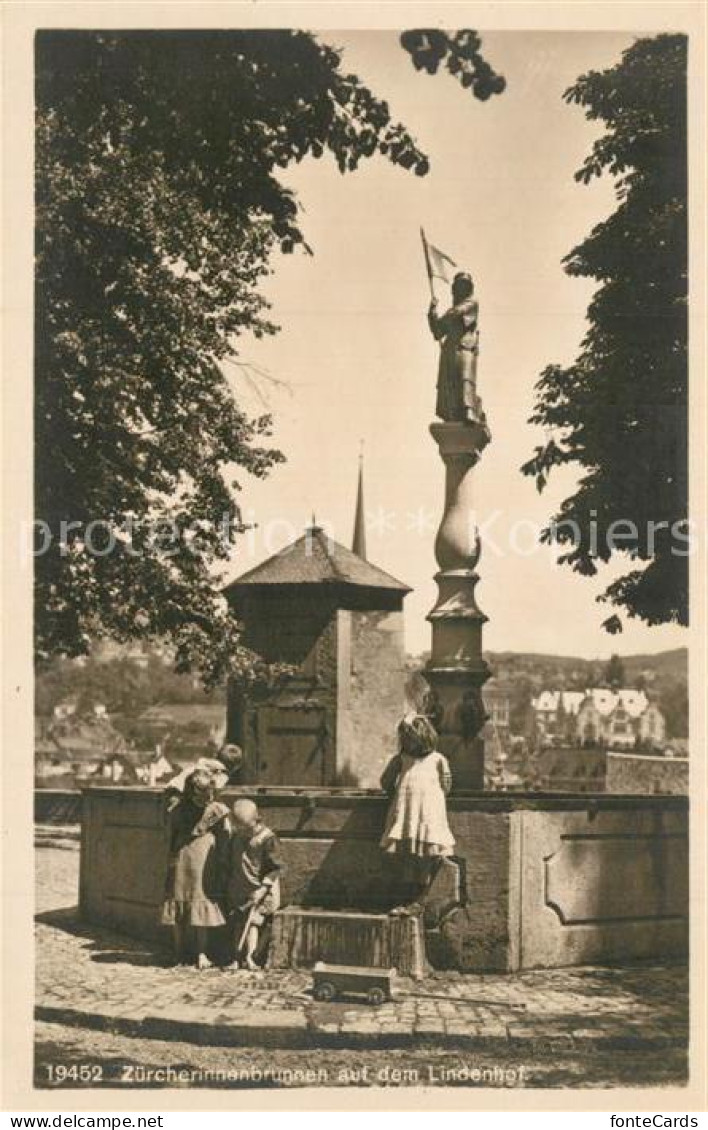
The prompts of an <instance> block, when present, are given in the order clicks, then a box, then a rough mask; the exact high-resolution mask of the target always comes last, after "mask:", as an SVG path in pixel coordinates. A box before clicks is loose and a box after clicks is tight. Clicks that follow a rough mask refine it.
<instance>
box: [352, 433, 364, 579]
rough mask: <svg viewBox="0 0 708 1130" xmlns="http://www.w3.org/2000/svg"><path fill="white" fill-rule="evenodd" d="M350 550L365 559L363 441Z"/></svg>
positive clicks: (362, 442)
mask: <svg viewBox="0 0 708 1130" xmlns="http://www.w3.org/2000/svg"><path fill="white" fill-rule="evenodd" d="M352 551H353V552H354V553H356V555H357V556H358V557H362V558H363V559H364V561H366V519H365V517H364V441H363V440H362V441H361V450H360V452H359V485H358V487H357V492H356V513H355V515H354V537H353V538H352Z"/></svg>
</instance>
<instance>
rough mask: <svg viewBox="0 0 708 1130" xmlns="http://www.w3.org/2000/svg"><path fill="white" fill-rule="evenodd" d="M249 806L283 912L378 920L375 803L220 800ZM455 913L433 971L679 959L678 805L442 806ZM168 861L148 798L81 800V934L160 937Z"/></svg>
mask: <svg viewBox="0 0 708 1130" xmlns="http://www.w3.org/2000/svg"><path fill="white" fill-rule="evenodd" d="M239 795H250V796H253V797H255V798H256V799H257V801H258V803H259V806H260V808H261V811H262V813H263V817H264V819H265V821H266V822H267V823H268V825H269V826H270V827H271V828H273V830H274V831H276V832H277V833H278V834H279V836H280V837H281V840H282V843H283V852H284V856H285V860H286V866H287V872H286V875H285V877H284V882H283V898H284V902H285V903H291V904H298V905H302V906H308V907H325V908H333V909H358V910H379V911H385V910H387V909H389V908H390V907H391V906H392V905H393V904H394V903H395V902H396V901H398V897H400V896H399V888H398V887H397V876H396V871H395V866H394V863H393V861H391V860H390V859H389V858H387V857H384V856H382V854H381V852H380V850H379V848H378V840H379V837H380V835H381V830H382V827H383V822H384V818H385V813H386V800H385V798H384V797H383V796H381V794H378V795H377V794H374V793H368V794H367V793H366V792H363V791H362V792H353V791H350V790H336V789H330V790H325V789H322V790H305V789H301V790H297V789H292V790H284V789H282V790H277V789H252V790H250V791H249V790H245V789H242V790H229V791H228V792H227V793H226V794H225V799H227V800H229V801H230V800H233V799H234V798H236V797H237V796H239ZM449 812H450V823H451V827H452V830H453V833H454V835H455V838H456V859H457V861H458V863H459V867H460V871H461V883H460V888H461V889H460V895H459V900H458V902H459V905H457V907H456V908H455V909H453V910H452V913H451V914H450V915H449V917H448V919H447V921H446V922H445V924H444V925H443V926H442V927H440V928H439V929H437V930H435V931H433V932H432V933H431V934H430V935H429V938H428V941H429V956H430V958H431V960H432V961H433V963H434V964H436V965H441V966H455V967H457V968H460V969H464V970H468V971H472V970H497V971H513V970H516V969H524V968H534V967H539V966H555V965H572V964H583V963H588V962H592V963H603V962H604V963H608V962H617V961H625V960H634V959H637V958H651V957H666V956H670V955H674V956H680V955H682V954H685V952H686V944H687V915H688V887H687V802H686V800H685V798H683V797H668V796H667V797H636V796H633V797H622V796H617V797H609V796H606V795H598V796H583V797H578V796H570V797H563V796H558V795H556V796H545V797H539V796H537V795H532V794H513V795H512V794H507V795H503V794H502V795H496V796H494V795H480V794H476V795H475V794H470V795H467V796H466V795H461V796H456V797H453V798H451V800H450V803H449ZM166 859H167V830H166V828H165V826H164V822H163V820H162V807H161V795H160V792H159V791H158V790H155V789H147V788H145V789H139V788H132V789H129V788H118V787H115V788H95V789H90V790H87V791H86V792H85V793H84V816H83V827H82V852H81V892H80V902H81V908H82V912H83V914H84V915H85V916H86V917H87V918H88V919H89V920H91V921H94V922H98V923H102V924H106V925H112V926H115V927H117V928H119V929H122V930H125V931H127V932H129V933H134V934H136V935H138V936H140V937H150V938H158V937H161V936H162V933H163V931H162V929H161V927H159V926H158V925H157V922H158V912H159V907H160V903H161V899H162V889H163V882H164V873H165V866H166Z"/></svg>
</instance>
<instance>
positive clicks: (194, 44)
mask: <svg viewBox="0 0 708 1130" xmlns="http://www.w3.org/2000/svg"><path fill="white" fill-rule="evenodd" d="M339 62H340V60H339V56H338V54H337V52H335V51H333V50H331V49H330V48H328V47H325V46H322V45H320V44H318V43H317V42H316V41H315V40H314V39H313V38H312V37H311V36H309V35H306V34H303V33H298V32H287V31H285V32H280V31H279V32H259V33H236V32H234V33H232V32H228V33H224V32H213V33H212V32H208V33H197V34H195V33H189V34H186V33H179V32H175V33H143V32H139V33H137V32H136V33H131V32H127V33H126V32H106V33H100V34H95V33H88V32H87V33H82V32H66V33H64V32H43V33H40V35H39V37H38V41H37V176H36V207H37V213H36V214H37V226H36V252H37V260H36V262H37V268H36V309H37V315H36V328H37V333H36V435H35V440H36V514H37V518H38V519H40V520H41V521H42V522H43V523H46V527H47V528H48V529H49V531H50V532H51V545H49V547H48V548H46V551H45V552H38V553H37V557H36V637H37V648H38V653H39V656H40V657H47V656H50V655H55V654H62V653H63V654H66V655H78V654H82V653H85V652H86V651H87V650H88V648H89V643H90V639H91V637H92V636H95V635H102V634H106V635H110V636H113V637H114V638H117V639H128V638H130V637H132V636H135V635H144V636H149V637H150V636H161V637H164V636H166V637H168V638H170V639H172V640H173V641H174V642H175V643H176V646H177V656H178V661H180V662H182V663H183V664H184V665H186V664H188V663H190V662H194V661H195V660H196V661H197V662H199V663H200V664H201V666H202V667H203V668H204V669H205V671H206V673H207V674H208V675H209V676H211V677H213V678H217V677H219V676H220V674H221V673H222V672H221V665H220V661H218V660H217V655H218V656H223V655H225V654H228V655H229V656H230V659H231V660H232V661H233V662H234V663H236V664H237V665H238V663H239V657H240V661H241V664H242V667H243V671H246V670H247V669H248V667H249V665H250V663H251V660H252V657H250V656H248V655H246V654H245V653H244V652H243V651H242V650H239V643H238V626H237V625H236V624H235V623H233V622H232V621H231V619H230V617H229V616H228V614H227V613H225V612H224V610H223V608H222V607H221V601H220V597H219V592H218V587H217V584H216V581H215V576H214V572H213V566H214V565H215V564H218V562H219V561H220V560H222V561H223V560H225V559H226V558H227V557H228V555H229V552H230V548H231V545H232V543H233V541H234V539H235V537H236V536H237V535H238V533H239V532H240V531H242V529H243V527H242V525H241V522H240V517H239V508H238V505H237V494H236V491H237V490H238V489H239V484H238V483H236V482H234V483H229V482H228V481H227V475H226V474H225V469H226V468H227V467H228V466H229V465H230V464H236V465H237V466H238V467H239V468H240V469H243V471H245V472H248V473H250V474H252V475H255V476H257V477H261V476H264V475H266V474H267V472H268V471H269V470H270V469H271V468H272V467H273V466H274V465H275V464H276V463H277V462H279V461H280V460H281V458H282V456H281V454H280V453H279V452H278V451H277V450H274V448H273V447H272V446H268V445H267V442H266V443H265V444H264V442H263V441H264V440H267V438H268V436H269V434H270V420H269V419H268V418H267V417H263V418H260V419H250V418H248V416H247V415H246V414H245V413H244V412H243V411H242V410H241V408H240V407H239V405H238V404H237V402H236V400H235V398H234V396H233V393H232V390H231V388H230V386H229V384H228V382H227V380H226V378H225V376H224V374H223V372H222V369H221V367H220V363H221V362H223V361H225V360H227V359H228V358H229V357H234V356H236V355H237V341H238V339H239V338H240V337H242V336H243V335H244V334H247V333H250V334H255V335H256V336H260V335H262V334H271V333H273V332H274V331H275V328H276V327H275V326H274V325H273V324H272V323H271V322H270V321H269V320H268V319H267V316H266V313H267V311H266V303H265V301H264V300H263V298H262V297H261V296H260V294H259V291H258V284H259V283H260V282H261V280H262V279H263V277H264V275H265V274H266V273H267V271H268V261H269V256H270V255H271V253H272V251H273V250H274V249H275V248H277V247H279V248H280V249H281V250H282V251H284V252H289V251H292V250H293V248H294V247H295V246H297V245H301V246H302V245H303V244H304V239H303V235H302V232H301V230H300V226H299V218H298V211H297V205H296V201H295V200H294V199H293V196H292V195H291V193H290V192H289V191H288V190H287V189H286V188H285V187H283V186H282V185H281V184H280V182H279V180H278V173H279V172H280V170H282V169H283V168H285V167H286V166H287V165H289V164H290V163H291V162H293V161H300V160H302V159H303V158H304V157H306V156H307V155H311V156H313V157H321V156H322V155H323V154H324V153H325V152H329V153H330V154H332V155H333V156H334V158H335V160H336V161H337V163H338V165H339V167H340V169H341V170H342V171H344V170H351V169H354V168H355V167H356V165H357V164H358V162H359V161H360V160H361V159H362V158H363V157H369V156H371V155H372V154H374V153H376V152H381V153H385V155H386V156H387V158H388V159H389V160H391V161H392V162H394V163H395V164H398V165H400V166H402V167H403V168H404V169H414V170H415V171H416V172H418V173H420V174H423V173H425V172H426V171H427V163H426V161H425V157H424V155H423V154H422V153H421V152H420V150H419V149H418V148H417V146H416V145H415V144H414V142H413V140H412V138H411V137H410V136H409V135H408V134H407V133H406V131H405V130H404V129H403V128H402V127H401V126H398V125H396V124H395V123H394V122H392V121H391V118H390V115H389V111H388V108H387V106H386V104H385V103H383V102H381V101H379V100H377V99H376V98H375V97H374V96H373V95H372V94H371V93H370V92H369V91H368V90H367V89H366V87H364V86H363V85H362V84H361V83H360V82H359V81H358V80H357V79H356V78H355V77H354V76H352V75H347V74H344V73H342V72H341V70H340V66H339ZM62 523H64V526H63V527H62ZM67 523H74V526H73V527H72V526H71V525H69V526H68V528H67V525H66V524H67ZM90 523H94V525H93V526H92V527H91V529H90V530H89V535H90V537H89V539H88V542H89V544H88V545H87V536H86V528H87V526H89V524H90ZM62 529H63V533H62ZM47 540H48V539H47V537H46V534H45V536H39V537H38V545H37V549H38V550H39V549H41V548H42V545H43V543H44V542H46V541H47ZM109 545H110V546H111V548H110V550H109V549H108V548H107V547H108V546H109ZM91 548H92V549H93V552H91V551H90V550H91ZM104 550H105V552H104Z"/></svg>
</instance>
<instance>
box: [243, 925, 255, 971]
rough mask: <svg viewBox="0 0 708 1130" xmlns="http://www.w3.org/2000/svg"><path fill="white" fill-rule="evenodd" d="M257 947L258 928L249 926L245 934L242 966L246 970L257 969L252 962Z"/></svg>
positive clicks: (253, 961)
mask: <svg viewBox="0 0 708 1130" xmlns="http://www.w3.org/2000/svg"><path fill="white" fill-rule="evenodd" d="M257 946H258V927H257V926H249V928H248V933H247V934H246V946H245V953H244V965H245V966H246V969H250V970H251V971H254V970H256V969H258V968H259V966H258V965H256V962H255V960H254V957H255V952H256V949H257Z"/></svg>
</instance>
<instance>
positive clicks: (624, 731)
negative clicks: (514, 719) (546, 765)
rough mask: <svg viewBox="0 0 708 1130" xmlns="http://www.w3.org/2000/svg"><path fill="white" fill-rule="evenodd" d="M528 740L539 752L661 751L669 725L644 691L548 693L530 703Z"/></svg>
mask: <svg viewBox="0 0 708 1130" xmlns="http://www.w3.org/2000/svg"><path fill="white" fill-rule="evenodd" d="M527 736H528V737H529V740H530V741H531V742H532V743H533V744H535V745H537V746H538V747H540V748H546V747H553V746H557V747H560V746H580V747H581V748H585V749H593V748H597V747H604V748H607V749H618V750H622V749H625V750H633V749H646V750H661V749H663V747H664V745H665V741H666V720H665V718H664V715H663V713H662V711H661V710H660V709H659V707H658V705H657V704H656V702H654V701H652V700H650V699H649V698H647V695H646V693H645V692H644V691H643V690H634V689H631V688H624V689H621V690H616V691H615V690H609V689H608V688H605V687H591V688H590V689H589V690H586V691H552V690H544V691H542V692H541V693H540V694H539V695H537V696H536V697H535V698H532V700H531V707H530V711H529V726H528V734H527Z"/></svg>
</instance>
